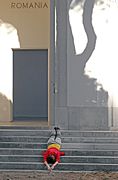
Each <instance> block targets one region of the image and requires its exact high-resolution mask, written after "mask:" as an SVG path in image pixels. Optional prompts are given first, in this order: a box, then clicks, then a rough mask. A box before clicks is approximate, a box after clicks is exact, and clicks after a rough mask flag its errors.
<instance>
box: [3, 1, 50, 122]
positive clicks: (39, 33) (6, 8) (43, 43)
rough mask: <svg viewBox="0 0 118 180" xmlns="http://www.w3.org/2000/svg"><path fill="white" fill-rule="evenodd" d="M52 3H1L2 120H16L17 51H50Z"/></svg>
mask: <svg viewBox="0 0 118 180" xmlns="http://www.w3.org/2000/svg"><path fill="white" fill-rule="evenodd" d="M49 24H50V0H42V1H38V0H35V1H34V0H29V1H26V0H21V1H17V0H14V1H9V0H1V1H0V121H9V120H12V103H13V49H15V48H21V49H40V48H46V49H48V48H49V38H50V30H49V29H50V27H49Z"/></svg>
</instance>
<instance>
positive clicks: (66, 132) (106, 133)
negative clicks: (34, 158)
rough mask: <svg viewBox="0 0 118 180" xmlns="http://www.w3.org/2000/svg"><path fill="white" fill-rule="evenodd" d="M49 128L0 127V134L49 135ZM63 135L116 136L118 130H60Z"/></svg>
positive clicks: (117, 135)
mask: <svg viewBox="0 0 118 180" xmlns="http://www.w3.org/2000/svg"><path fill="white" fill-rule="evenodd" d="M50 132H51V130H49V129H40V128H29V129H28V128H26V129H25V128H24V129H21V128H13V129H12V128H11V129H10V128H8V129H4V128H0V136H6V135H7V136H11V135H12V136H28V135H30V136H43V137H49V136H50ZM61 132H62V136H63V137H99V138H100V137H113V138H114V137H118V131H72V130H62V131H61Z"/></svg>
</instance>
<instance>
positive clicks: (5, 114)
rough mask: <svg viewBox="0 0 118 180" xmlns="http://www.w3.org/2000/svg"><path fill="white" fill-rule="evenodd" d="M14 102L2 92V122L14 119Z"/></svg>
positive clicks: (0, 115) (0, 106)
mask: <svg viewBox="0 0 118 180" xmlns="http://www.w3.org/2000/svg"><path fill="white" fill-rule="evenodd" d="M11 110H12V102H11V101H10V100H8V99H7V97H6V96H5V95H3V94H2V93H0V122H2V121H4V122H5V121H11V120H12V117H11V116H12V113H11Z"/></svg>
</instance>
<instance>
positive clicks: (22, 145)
mask: <svg viewBox="0 0 118 180" xmlns="http://www.w3.org/2000/svg"><path fill="white" fill-rule="evenodd" d="M0 148H22V149H24V148H25V149H30V148H31V149H33V148H34V149H39V148H40V149H42V148H43V149H46V148H47V144H46V143H32V142H31V143H30V142H18V143H17V142H0ZM62 148H63V149H78V151H79V150H88V149H89V150H111V151H112V150H117V149H118V144H115V143H112V144H111V143H107V144H105V143H62Z"/></svg>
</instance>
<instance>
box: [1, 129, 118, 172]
mask: <svg viewBox="0 0 118 180" xmlns="http://www.w3.org/2000/svg"><path fill="white" fill-rule="evenodd" d="M49 135H50V130H49V129H46V128H45V129H44V128H31V127H30V128H29V127H28V128H26V127H1V128H0V171H23V170H26V171H32V170H36V171H45V170H47V169H46V167H45V166H44V164H43V158H42V151H44V150H46V142H47V140H48V137H49ZM62 142H63V144H62V151H64V152H65V156H63V157H61V163H59V164H58V165H57V166H56V167H55V171H118V132H117V131H94V132H93V131H85V132H84V131H67V130H63V131H62Z"/></svg>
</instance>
